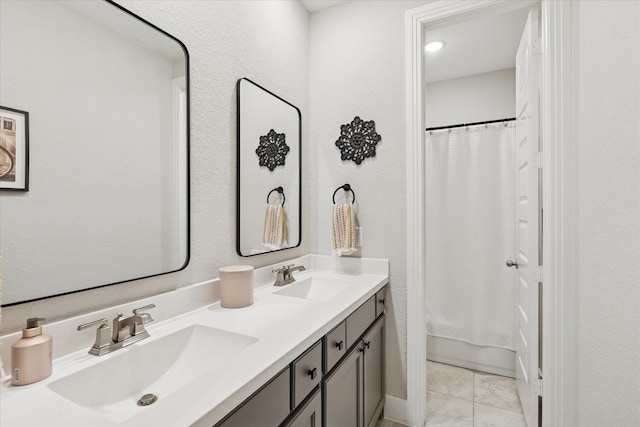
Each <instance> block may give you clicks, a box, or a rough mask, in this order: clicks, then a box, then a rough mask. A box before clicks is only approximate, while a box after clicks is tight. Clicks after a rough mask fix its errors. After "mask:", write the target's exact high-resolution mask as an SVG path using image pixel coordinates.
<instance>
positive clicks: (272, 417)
mask: <svg viewBox="0 0 640 427" xmlns="http://www.w3.org/2000/svg"><path fill="white" fill-rule="evenodd" d="M289 383H290V376H289V367H287V368H285V369H284V370H282V371H281V372H280V373H279V374H278V375H276V376H275V378H273V379H272V380H271V381H269V383H267V384H266V385H265V386H264V387H263V388H261V389H260V390H258V392H256V393H255V394H254V395H253V396H251V397H250V398H249V399H247V400H246V401H245V402H244V403H243V404H242V405H241V406H240V407H238V408H237V409H236V410H235V411H234V412H233V413H232V414H231V415H230V416H229V417H228V418H226V419H225V420H223V421H222V422H220V423H218V424H216V427H247V426H254V427H258V426H260V427H277V426H278V425H280V423H281V422H282V421H283V420H284V419H285V418H286V417H287V415H289V401H290V399H289Z"/></svg>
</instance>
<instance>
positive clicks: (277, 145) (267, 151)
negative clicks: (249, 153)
mask: <svg viewBox="0 0 640 427" xmlns="http://www.w3.org/2000/svg"><path fill="white" fill-rule="evenodd" d="M285 139H286V137H285V134H284V133H277V132H276V131H274V130H273V129H271V130H270V131H269V133H268V134H266V135H262V136H261V137H260V144H259V145H258V148H256V154H257V155H258V157H259V158H260V166H266V167H268V168H269V170H270V171H272V172H273V170H274V169H275V168H276V167H278V166H284V161H285V157H286V156H287V153H288V152H289V146H288V145H287V143H286V142H285Z"/></svg>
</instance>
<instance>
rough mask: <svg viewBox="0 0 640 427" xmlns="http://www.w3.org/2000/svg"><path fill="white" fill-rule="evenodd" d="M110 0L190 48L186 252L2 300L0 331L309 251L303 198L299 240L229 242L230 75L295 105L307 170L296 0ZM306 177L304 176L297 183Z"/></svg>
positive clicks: (303, 30)
mask: <svg viewBox="0 0 640 427" xmlns="http://www.w3.org/2000/svg"><path fill="white" fill-rule="evenodd" d="M118 3H120V4H122V5H123V6H124V7H126V8H128V9H129V10H131V11H132V12H134V13H136V14H138V15H140V16H141V17H143V18H145V19H147V20H148V21H150V22H152V23H153V24H155V25H157V26H158V27H160V28H162V29H163V30H165V31H167V32H168V33H170V34H172V35H173V36H175V37H177V38H178V39H180V40H181V41H182V42H183V43H184V44H185V45H186V46H187V49H188V50H189V55H190V60H191V65H190V72H191V262H190V263H189V266H188V267H187V268H186V269H185V270H183V271H181V272H178V273H174V274H170V275H165V276H160V277H156V278H151V279H145V280H138V281H134V282H127V283H124V284H120V285H115V286H111V287H107V288H103V289H97V290H93V291H87V292H82V293H79V294H74V295H69V296H64V297H58V298H54V299H47V300H44V301H40V302H35V303H30V304H21V305H18V306H12V307H4V308H3V310H2V325H1V328H0V333H1V334H4V333H7V332H11V331H16V330H18V329H19V328H21V327H23V323H24V320H25V319H26V318H27V317H34V316H42V317H46V318H47V319H48V320H49V321H53V320H55V319H60V318H65V317H69V316H71V315H74V314H77V313H85V312H89V311H93V310H95V309H97V308H101V307H108V306H111V305H114V304H117V303H121V302H125V301H131V300H134V299H138V298H143V297H146V296H150V295H154V294H158V293H162V292H166V291H170V290H172V289H175V288H176V287H180V286H185V285H189V284H192V283H196V282H200V281H203V280H208V279H211V278H214V277H217V276H218V268H219V267H221V266H224V265H230V264H250V265H255V266H264V265H268V264H271V263H274V262H278V261H281V260H285V259H288V258H292V257H296V256H299V255H302V254H305V253H308V252H309V229H308V227H306V224H309V208H308V203H307V202H306V201H304V202H303V224H305V227H303V235H302V245H301V247H300V248H297V249H291V250H286V251H280V252H277V253H274V254H268V255H261V256H259V257H253V258H241V257H239V256H237V255H236V252H235V246H236V245H235V228H236V227H235V214H236V213H235V187H236V162H235V155H236V130H235V127H236V117H235V114H236V110H235V108H236V106H235V104H236V97H235V84H236V81H237V79H239V78H240V77H248V78H251V79H253V80H254V81H256V82H260V83H261V84H263V85H264V86H265V87H267V88H268V89H270V90H272V91H273V92H274V93H277V94H278V95H280V96H282V97H283V98H284V99H287V100H288V101H289V102H291V103H293V104H294V105H296V106H298V107H299V108H300V110H301V111H302V117H303V120H302V126H303V129H302V135H303V147H304V148H303V168H304V170H308V158H309V157H308V155H307V152H306V145H307V141H308V120H309V108H308V105H309V102H308V98H309V92H308V86H309V71H308V70H309V57H308V31H309V27H308V25H309V18H308V16H309V15H308V13H307V11H306V10H305V9H304V8H303V7H302V6H301V5H300V4H299V3H298V2H297V1H270V2H263V1H242V2H227V1H209V2H183V1H145V2H140V1H136V0H119V1H118ZM307 185H308V184H307V182H305V181H304V178H303V188H308V187H306V186H307ZM113 268H118V266H113Z"/></svg>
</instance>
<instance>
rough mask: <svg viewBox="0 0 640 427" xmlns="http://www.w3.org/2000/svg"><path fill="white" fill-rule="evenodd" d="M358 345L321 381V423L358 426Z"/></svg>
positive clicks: (336, 426) (360, 356) (334, 426)
mask: <svg viewBox="0 0 640 427" xmlns="http://www.w3.org/2000/svg"><path fill="white" fill-rule="evenodd" d="M363 355H364V354H363V352H362V346H361V345H358V346H357V347H356V348H354V349H353V351H351V353H350V354H349V355H347V357H346V358H345V359H343V360H342V362H341V363H340V364H339V365H338V367H337V368H336V369H335V370H334V371H333V373H332V374H331V375H329V376H328V377H326V379H325V380H324V381H323V382H322V393H323V396H324V413H323V421H322V422H323V424H322V425H323V426H324V427H362V426H363V420H362V359H363Z"/></svg>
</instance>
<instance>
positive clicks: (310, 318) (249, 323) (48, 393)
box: [0, 255, 389, 427]
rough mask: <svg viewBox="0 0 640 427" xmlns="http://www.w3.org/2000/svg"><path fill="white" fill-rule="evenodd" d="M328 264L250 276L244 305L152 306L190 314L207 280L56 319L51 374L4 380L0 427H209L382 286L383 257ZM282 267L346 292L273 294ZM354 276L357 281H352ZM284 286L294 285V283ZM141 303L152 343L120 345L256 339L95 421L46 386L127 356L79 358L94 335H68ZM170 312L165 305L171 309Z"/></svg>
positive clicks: (314, 262) (316, 260)
mask: <svg viewBox="0 0 640 427" xmlns="http://www.w3.org/2000/svg"><path fill="white" fill-rule="evenodd" d="M334 262H335V260H334V259H333V258H332V257H325V256H316V255H308V256H305V257H301V258H297V259H294V260H290V261H288V262H283V263H278V264H276V265H274V266H268V267H264V268H261V269H256V274H255V281H256V286H257V287H256V289H255V294H254V304H253V305H251V306H249V307H245V308H240V309H225V308H222V307H221V306H220V304H219V303H217V302H216V303H210V302H207V301H205V304H206V305H204V306H201V307H198V308H195V309H192V310H191V311H188V312H186V313H182V314H177V315H173V316H168V315H167V314H166V313H168V311H166V310H165V311H164V312H163V311H162V309H161V307H162V306H163V305H164V304H169V305H173V306H175V305H180V304H181V303H180V301H181V300H184V301H185V302H184V305H185V306H186V307H192V306H193V304H194V303H193V300H194V298H200V299H203V296H204V295H206V296H207V297H206V298H216V297H215V296H216V295H217V291H214V292H211V289H209V288H211V287H212V286H213V287H217V280H215V281H212V282H208V283H204V284H199V285H194V286H192V287H189V288H185V289H181V290H178V291H174V292H170V293H167V294H163V295H159V296H157V297H153V298H147V299H145V300H141V301H138V302H133V303H128V304H127V305H126V307H125V308H124V309H123V307H122V306H120V307H114V308H112V309H110V310H101V311H100V312H96V313H91V314H88V315H84V316H80V317H78V318H74V319H68V320H65V321H62V322H57V324H55V325H50V327H49V328H47V325H45V327H44V332H45V333H49V334H51V335H52V336H53V337H54V357H55V358H54V371H53V374H52V375H51V377H49V378H47V379H45V380H43V381H41V382H39V383H35V384H32V385H28V386H21V387H17V386H11V385H10V384H9V381H8V379H6V378H5V379H4V380H3V381H2V385H1V387H0V393H1V402H0V425H2V426H3V427H13V426H65V427H67V426H83V427H86V426H92V427H93V426H189V425H193V426H207V427H211V426H212V425H214V424H215V423H216V422H217V421H219V420H220V419H222V418H223V417H224V416H225V415H226V414H227V413H229V412H230V411H231V410H232V409H233V408H235V407H236V406H237V405H238V404H240V403H241V402H242V401H244V400H245V399H246V398H247V397H249V396H250V395H251V394H252V393H254V392H255V391H256V390H258V388H260V386H261V385H263V384H264V383H265V382H267V381H268V380H269V379H271V378H272V377H273V376H274V375H276V374H277V373H278V372H280V371H281V370H282V369H283V368H285V367H286V366H287V364H288V363H290V362H291V361H292V360H293V359H295V358H296V357H297V356H298V355H300V354H301V353H302V352H304V351H305V350H306V349H307V348H308V347H309V346H311V345H312V344H313V343H315V342H316V341H317V340H318V339H320V338H321V337H322V336H323V335H325V334H326V333H327V332H329V331H330V330H331V329H332V328H334V327H335V326H336V325H337V324H338V323H340V322H341V321H342V320H343V319H344V318H345V317H346V316H347V315H348V314H349V313H351V312H352V311H353V310H355V309H356V308H357V307H358V306H360V305H361V304H362V303H364V302H365V301H366V300H367V299H368V298H370V297H371V296H372V295H374V294H375V292H377V291H378V290H380V289H381V288H382V287H384V285H385V284H387V283H388V281H389V276H388V261H387V260H372V259H340V260H338V262H339V263H340V266H339V269H344V270H346V271H349V272H351V273H359V274H357V275H354V274H343V273H336V272H334V271H335V266H334ZM291 263H295V264H297V265H300V264H301V265H305V266H306V267H307V271H305V272H297V273H294V276H296V277H299V278H300V280H303V279H304V276H305V275H310V274H314V273H317V272H318V271H322V273H321V274H323V275H326V276H329V277H331V278H332V279H335V280H340V279H341V278H344V279H347V281H348V282H349V286H348V287H347V289H346V290H345V291H344V292H342V293H340V294H338V295H336V296H335V297H333V298H331V299H329V300H327V301H322V302H320V301H313V300H307V299H303V298H294V297H286V296H280V295H274V294H273V293H274V292H277V291H279V290H280V289H282V288H278V287H274V286H271V284H270V283H269V282H272V281H273V274H272V273H270V272H271V270H272V269H273V268H274V267H277V266H280V265H285V264H291ZM356 277H357V278H358V280H351V279H354V278H356ZM292 286H295V282H294V284H293V285H292ZM206 298H204V299H205V300H206ZM149 302H153V303H155V304H156V305H157V306H158V309H159V310H158V313H161V315H160V316H158V315H157V314H156V310H155V309H154V310H152V311H151V313H152V314H153V315H154V318H156V321H155V322H153V323H150V324H148V326H147V330H148V331H149V333H150V334H151V337H150V338H148V339H146V340H143V341H141V342H140V343H137V344H133V345H131V346H129V347H127V348H132V347H133V346H137V345H145V343H148V342H151V341H152V340H154V339H157V338H160V337H163V336H166V335H168V334H170V333H172V332H174V331H177V330H180V329H182V328H184V327H187V326H190V325H204V326H209V327H214V328H218V329H223V330H226V331H230V332H235V333H238V334H243V335H247V336H250V337H255V338H257V339H258V340H257V341H256V342H255V343H253V344H252V345H250V346H249V347H247V348H245V349H244V350H241V351H240V353H238V354H237V355H235V356H234V358H233V359H232V360H231V361H226V362H225V367H224V369H223V370H220V369H218V370H216V371H215V372H211V373H209V374H207V373H205V374H203V375H202V376H200V377H199V378H197V379H196V380H194V381H192V382H190V383H189V384H188V385H186V386H184V387H182V388H180V389H176V390H174V391H172V392H171V393H170V394H169V395H166V396H160V397H159V400H158V402H156V403H154V404H153V405H150V406H146V407H137V406H136V407H135V408H132V410H131V411H130V413H127V415H126V417H127V418H126V419H124V420H122V419H119V420H115V419H114V417H109V416H108V414H104V416H103V415H102V414H100V413H98V412H97V411H96V410H94V409H89V408H86V407H83V406H80V405H77V404H75V403H74V402H72V401H70V400H67V399H66V398H64V397H62V396H60V395H59V394H57V393H55V392H54V391H52V390H51V389H50V388H49V387H47V385H48V384H50V383H52V382H54V381H56V380H58V379H60V378H63V377H66V376H68V375H70V374H72V373H75V372H78V371H80V370H82V369H85V368H87V367H89V366H91V365H93V364H96V363H101V362H103V361H105V360H108V359H109V358H111V357H116V356H117V355H118V353H119V352H122V351H127V348H124V349H120V350H117V351H115V352H113V353H110V354H108V355H105V356H100V357H97V356H92V355H89V354H88V353H87V351H88V349H89V347H90V346H91V344H92V343H93V339H94V336H95V333H94V332H93V331H90V332H89V333H86V334H85V333H84V332H83V333H82V334H81V333H78V332H76V331H75V328H76V326H77V325H78V324H80V323H84V322H86V321H90V320H94V319H96V318H100V317H107V318H109V319H111V318H112V316H111V315H110V314H111V312H113V313H115V311H125V310H128V309H129V308H130V307H138V306H141V305H144V304H147V303H149ZM175 310H176V309H175V307H174V308H173V310H172V311H175ZM163 316H164V317H163ZM52 331H54V332H55V334H54V332H52ZM63 331H65V332H66V335H65V332H63ZM18 337H19V334H12V335H8V336H4V337H1V338H0V342H1V343H2V347H3V360H4V361H5V369H7V368H8V366H7V365H9V361H8V359H7V358H6V348H7V347H10V344H11V342H13V341H15V339H17V338H18ZM57 341H61V343H60V344H59V347H61V349H59V350H57V354H56V350H55V349H56V345H57ZM79 346H80V347H79ZM78 348H82V349H80V350H78ZM149 363H153V361H150V362H149ZM7 370H8V369H7ZM95 387H100V384H95ZM132 405H135V402H132ZM120 418H122V417H120Z"/></svg>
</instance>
